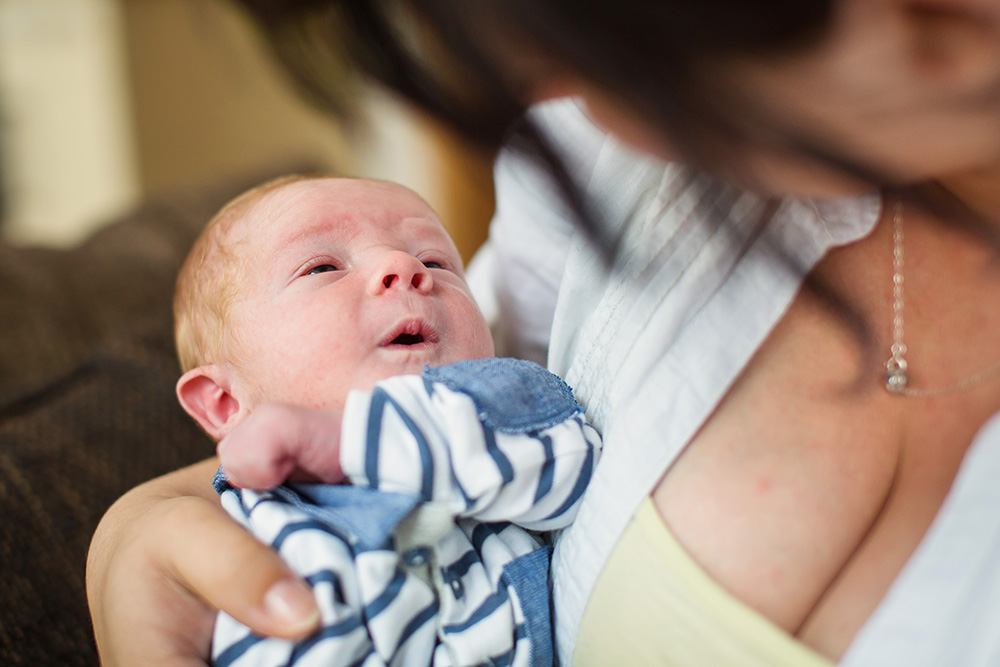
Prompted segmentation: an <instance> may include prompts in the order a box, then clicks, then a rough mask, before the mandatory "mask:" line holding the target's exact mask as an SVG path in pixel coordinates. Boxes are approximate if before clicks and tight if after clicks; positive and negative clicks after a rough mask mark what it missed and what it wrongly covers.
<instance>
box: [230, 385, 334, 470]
mask: <svg viewBox="0 0 1000 667" xmlns="http://www.w3.org/2000/svg"><path fill="white" fill-rule="evenodd" d="M340 422H341V417H340V415H339V414H337V413H335V412H330V411H326V410H316V409H314V408H305V407H301V406H297V405H286V404H280V403H264V404H262V405H259V406H257V407H256V408H254V410H253V412H251V413H250V414H249V415H247V417H246V419H244V420H243V422H242V423H240V424H239V425H238V426H236V428H234V429H233V430H232V431H231V432H230V433H229V435H227V436H226V437H225V438H223V439H222V440H220V441H219V446H218V453H219V460H220V462H221V464H222V469H223V471H224V472H225V473H226V479H227V480H228V482H229V483H230V484H232V485H233V486H236V487H241V488H250V489H270V488H274V487H276V486H279V485H280V484H284V483H285V482H286V481H289V480H291V481H320V482H326V483H328V484H335V483H337V482H340V481H341V480H342V479H343V478H344V473H343V471H342V470H341V468H340Z"/></svg>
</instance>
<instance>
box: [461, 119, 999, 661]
mask: <svg viewBox="0 0 1000 667" xmlns="http://www.w3.org/2000/svg"><path fill="white" fill-rule="evenodd" d="M534 113H536V114H537V115H536V118H537V119H539V121H540V122H541V123H542V124H543V126H544V127H545V128H546V129H547V131H548V133H549V134H550V135H551V136H552V138H553V141H554V142H555V144H556V145H557V146H558V147H559V148H561V149H562V150H563V152H564V153H565V154H566V157H567V163H568V164H569V165H570V168H571V170H572V171H573V173H575V174H576V175H577V176H578V179H579V182H580V183H581V185H583V186H584V188H585V191H586V194H587V196H588V197H589V198H590V200H592V201H593V202H594V203H595V205H596V206H598V208H599V210H600V217H601V219H602V220H604V221H606V223H607V225H608V229H609V231H611V232H612V236H613V237H614V238H616V239H617V240H618V241H619V243H620V251H619V253H618V254H617V256H616V259H615V263H614V266H608V265H607V264H606V262H605V261H604V259H602V257H601V254H600V253H599V252H598V251H597V250H596V249H595V248H594V247H593V245H592V244H590V243H589V242H588V241H587V240H586V239H585V238H583V236H582V235H581V234H580V233H579V232H578V231H577V230H576V228H575V227H574V225H573V222H572V219H573V218H572V214H570V213H569V212H568V211H567V209H566V208H565V207H564V206H562V205H560V204H559V203H558V201H559V199H558V196H557V195H555V189H554V186H553V185H552V184H551V183H550V182H549V180H548V178H547V177H546V174H545V171H544V169H541V168H540V167H538V166H535V165H532V164H530V163H528V162H527V161H526V160H524V159H523V158H521V157H519V156H516V155H513V154H509V153H505V154H503V155H501V158H500V160H499V161H498V163H497V168H496V188H497V202H498V203H497V215H496V218H495V219H494V221H493V224H492V227H491V232H490V241H489V243H488V244H487V246H486V247H485V248H484V251H483V252H482V253H481V255H480V256H479V257H477V259H476V261H475V262H474V264H473V266H472V267H470V275H471V281H472V283H473V286H474V289H475V290H476V291H477V293H484V294H488V295H489V296H488V297H486V298H485V299H484V306H485V308H484V309H485V310H486V311H487V315H488V316H489V315H490V314H493V315H494V316H495V321H496V322H498V323H499V324H498V326H497V327H496V329H495V330H496V332H497V337H498V344H499V345H500V349H501V352H502V353H504V354H512V355H520V356H525V357H528V358H532V359H535V360H539V359H542V358H544V353H545V350H546V347H547V349H548V366H549V368H550V370H552V371H553V372H555V373H556V374H558V375H560V376H562V377H563V378H565V379H566V381H567V382H568V383H569V384H570V386H572V387H573V389H574V391H575V392H576V396H577V399H578V400H579V402H580V403H581V404H582V405H584V406H585V408H586V412H587V416H588V418H589V419H590V421H591V423H593V424H594V425H595V426H596V427H597V428H598V429H599V430H600V431H601V432H602V433H603V437H604V453H603V458H602V459H601V461H600V463H599V465H598V467H597V470H596V472H595V475H594V478H593V481H592V482H591V486H590V487H589V489H588V491H587V494H586V496H585V498H584V500H583V503H582V505H581V507H580V513H579V515H578V517H577V519H576V521H575V523H574V524H573V525H572V526H571V527H570V528H568V529H566V530H565V531H564V532H563V534H562V536H561V537H560V539H559V542H558V544H557V548H556V552H555V556H554V565H553V572H554V583H553V586H554V595H555V605H554V606H555V610H556V639H557V648H558V652H559V655H560V656H562V657H563V659H564V660H566V659H568V658H569V656H571V655H572V651H573V646H574V644H575V639H576V632H577V629H578V628H579V623H580V619H581V617H582V614H583V610H584V607H585V605H586V604H587V599H588V597H589V595H590V592H591V590H592V588H593V585H594V582H595V580H596V578H597V575H598V574H599V572H600V571H601V568H602V567H603V565H604V562H605V561H606V559H607V557H608V555H609V553H610V551H611V549H612V547H613V546H614V545H615V543H616V541H617V540H618V537H619V536H620V535H621V533H622V531H623V530H624V528H625V526H626V524H627V522H628V521H629V519H630V518H631V517H632V515H633V514H634V512H635V510H636V508H637V507H638V505H639V503H640V502H641V501H642V499H643V498H645V497H646V496H648V495H649V494H650V493H651V492H652V490H653V488H654V486H655V484H656V483H657V482H658V480H659V479H660V478H661V477H662V476H663V474H664V472H665V471H666V469H667V468H668V467H669V466H670V465H671V464H672V463H673V461H674V460H675V459H676V458H677V456H678V455H679V453H680V452H681V451H682V450H683V448H684V446H685V445H686V444H687V443H688V442H689V441H690V440H691V438H692V436H693V435H694V434H695V432H696V431H697V430H698V428H699V427H700V426H701V424H702V423H703V421H704V420H705V419H706V418H707V417H708V416H709V415H710V414H711V412H712V410H713V409H714V408H715V406H716V405H717V404H718V403H719V401H720V400H721V399H722V397H723V396H724V395H725V393H726V391H727V390H728V388H729V386H730V385H731V383H732V382H733V381H734V380H735V379H736V377H737V376H738V375H739V373H740V372H741V370H742V369H743V368H744V366H745V365H746V364H747V362H748V361H749V360H750V358H751V356H752V355H753V354H754V352H755V351H756V350H757V348H758V347H759V346H760V345H761V343H762V342H763V341H764V340H765V339H766V337H767V336H768V334H769V332H770V331H771V329H772V328H773V327H774V325H775V324H776V323H777V322H778V321H779V320H780V319H781V317H782V315H783V314H784V312H785V310H786V309H787V308H788V306H789V305H790V304H791V302H792V300H793V299H794V297H795V295H796V293H797V291H798V289H799V288H800V286H801V283H802V278H803V276H804V275H805V273H806V272H808V270H809V269H810V268H812V267H813V266H814V265H815V264H816V262H818V261H819V260H820V259H821V258H822V257H823V255H824V254H825V253H826V252H827V251H828V250H830V249H831V248H833V247H835V246H838V245H843V244H846V243H850V242H852V241H855V240H857V239H860V238H862V237H863V236H865V235H866V234H868V233H869V232H870V231H871V229H872V228H873V226H874V224H875V222H876V220H877V218H878V213H879V209H880V206H881V201H880V198H879V197H878V196H877V195H868V196H863V197H857V198H852V199H841V200H831V201H823V202H817V201H807V200H795V199H787V200H784V201H782V202H781V203H780V205H779V206H778V207H777V209H776V210H773V211H770V212H766V213H765V212H764V208H763V207H764V205H765V204H764V202H763V201H761V200H759V199H757V198H755V197H752V196H749V195H740V194H738V193H735V192H734V191H732V190H729V189H727V188H725V187H722V186H720V185H719V184H718V183H717V182H715V181H714V180H713V179H710V178H708V177H706V176H704V175H700V174H698V173H696V172H694V171H692V170H690V169H687V168H685V167H681V166H679V165H673V164H665V163H662V162H657V161H655V160H652V159H650V158H648V157H646V156H643V155H640V154H638V153H635V152H633V151H630V150H629V149H627V148H626V147H624V146H622V145H621V144H618V143H617V142H615V141H614V140H612V139H610V138H609V137H608V136H607V135H605V134H603V133H602V132H601V131H600V130H599V129H598V128H597V127H596V126H594V125H593V124H591V123H590V122H589V121H588V119H587V118H586V116H585V115H584V113H583V112H582V111H581V110H580V108H579V107H578V106H577V105H576V103H575V102H573V101H561V102H556V103H550V104H547V105H544V106H543V107H540V108H539V109H538V110H536V111H535V112H534ZM706 202H711V203H712V205H713V206H714V210H715V213H713V214H712V215H708V214H706V212H705V209H704V204H705V203H706ZM755 215H756V217H755ZM726 218H728V219H729V222H728V223H727V222H722V223H720V222H719V221H720V220H725V219H726ZM754 220H764V221H765V222H764V223H762V224H755V223H754V222H753V221H754ZM748 221H749V222H748ZM788 258H794V259H791V260H790V259H788ZM793 262H794V263H795V264H796V265H794V266H793V265H792V263H793ZM998 479H1000V423H998V424H995V425H994V424H988V425H987V426H986V427H984V429H983V431H982V432H981V433H980V434H979V436H977V439H976V442H975V443H974V445H973V447H970V449H969V451H968V453H967V455H966V462H965V464H963V467H962V469H961V470H960V472H959V474H958V476H957V477H956V480H955V484H954V485H953V488H952V491H951V493H950V494H949V496H948V498H947V500H946V501H945V503H944V505H943V507H942V510H941V512H940V513H939V516H938V518H937V519H936V520H935V522H934V523H933V525H932V526H931V528H930V530H929V531H928V533H927V534H926V536H925V538H924V540H923V542H922V543H921V545H920V546H919V547H918V549H917V551H916V552H915V553H914V554H913V556H912V557H911V559H910V561H909V563H908V564H907V565H906V567H905V568H904V569H903V571H902V572H901V573H900V575H899V577H898V578H897V581H896V582H895V584H894V585H893V586H892V588H891V589H890V591H889V593H888V594H887V596H886V598H885V599H884V600H883V601H882V603H881V605H880V606H879V608H878V609H877V610H876V612H875V613H874V614H873V616H872V617H871V618H870V619H869V621H868V623H867V624H866V625H865V626H864V627H863V628H862V630H861V631H860V633H859V634H858V636H857V637H856V638H855V641H854V643H853V644H852V646H851V647H850V649H849V650H848V652H847V654H846V655H845V656H844V658H843V660H842V661H841V664H843V665H880V666H882V665H890V664H891V665H895V664H901V665H902V664H905V665H941V664H962V665H976V664H994V663H996V664H1000V632H998V630H997V629H998V628H1000V485H998V484H995V483H994V480H998Z"/></svg>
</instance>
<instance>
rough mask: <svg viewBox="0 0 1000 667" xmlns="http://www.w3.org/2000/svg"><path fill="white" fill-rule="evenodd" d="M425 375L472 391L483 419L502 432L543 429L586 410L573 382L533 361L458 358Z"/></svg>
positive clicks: (464, 390)
mask: <svg viewBox="0 0 1000 667" xmlns="http://www.w3.org/2000/svg"><path fill="white" fill-rule="evenodd" d="M423 377H424V380H425V381H430V382H441V383H443V384H444V385H445V386H447V387H448V388H449V389H451V390H452V391H457V392H460V393H463V394H466V395H468V396H469V397H470V398H471V399H472V400H473V402H474V403H475V404H476V408H478V410H479V417H480V419H482V421H483V423H484V424H486V426H488V427H490V428H491V429H493V430H494V431H499V432H501V433H532V432H535V431H541V430H544V429H546V428H549V427H551V426H554V425H556V424H558V423H559V422H562V421H565V420H567V419H569V418H570V417H572V416H574V415H576V414H579V413H580V412H582V410H581V409H580V406H579V405H577V403H576V400H575V399H574V398H573V390H572V389H570V387H569V385H568V384H566V383H565V382H563V380H562V379H561V378H560V377H558V376H556V375H553V374H552V373H550V372H549V371H547V370H545V369H544V368H542V367H541V366H539V365H538V364H536V363H533V362H531V361H523V360H521V359H507V358H494V359H473V360H470V361H457V362H455V363H452V364H448V365H447V366H440V367H438V368H424V372H423Z"/></svg>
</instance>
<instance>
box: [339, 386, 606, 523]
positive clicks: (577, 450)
mask: <svg viewBox="0 0 1000 667" xmlns="http://www.w3.org/2000/svg"><path fill="white" fill-rule="evenodd" d="M486 421H487V420H485V419H483V418H482V415H481V413H480V410H479V409H478V408H477V406H476V403H475V402H474V401H473V400H472V399H471V398H470V397H469V396H468V395H467V394H465V393H463V392H461V391H455V390H452V389H450V388H449V387H447V386H445V385H444V384H443V383H440V382H426V381H425V380H424V379H423V378H421V377H420V376H399V377H394V378H390V379H388V380H385V381H383V382H380V383H379V384H377V385H376V387H375V388H374V390H373V391H371V392H357V391H355V392H351V394H350V396H349V397H348V400H347V404H346V407H345V412H344V421H343V428H342V433H341V449H340V456H341V465H342V467H343V469H344V472H345V474H346V475H347V477H348V479H350V481H351V483H352V484H355V485H358V486H367V487H371V488H376V489H381V490H385V491H393V492H396V493H406V494H411V495H418V496H419V497H420V498H421V499H422V500H423V501H424V502H426V503H431V504H434V505H435V506H438V507H442V508H446V509H447V511H448V512H450V514H451V515H452V516H466V517H470V518H475V519H477V520H479V521H510V522H513V523H517V524H519V525H521V526H523V527H525V528H529V529H531V530H554V529H557V528H561V527H564V526H566V525H567V524H569V523H570V522H571V521H572V520H573V517H574V516H575V513H576V509H577V506H578V504H579V500H580V498H581V496H582V494H583V491H584V489H585V488H586V486H587V483H588V482H589V481H590V476H591V474H592V471H593V468H594V465H595V464H596V459H597V456H598V454H599V451H600V438H599V436H598V434H597V432H596V431H595V430H594V429H593V428H592V427H591V426H590V425H589V424H587V423H586V422H585V421H584V420H583V417H582V415H581V414H574V415H572V416H569V417H568V418H566V419H564V420H562V421H559V422H557V423H555V424H553V425H547V426H546V427H545V428H542V429H540V430H537V431H530V432H526V433H508V432H500V431H497V430H494V429H493V428H491V427H489V426H488V425H487V424H486Z"/></svg>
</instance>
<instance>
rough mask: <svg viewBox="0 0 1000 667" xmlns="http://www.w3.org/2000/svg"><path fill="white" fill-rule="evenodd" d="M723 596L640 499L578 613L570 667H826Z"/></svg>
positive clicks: (759, 617)
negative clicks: (621, 666)
mask: <svg viewBox="0 0 1000 667" xmlns="http://www.w3.org/2000/svg"><path fill="white" fill-rule="evenodd" d="M833 664H834V663H833V662H831V661H830V660H829V659H828V658H826V657H825V656H823V655H820V654H819V653H817V652H816V651H814V650H813V649H811V648H809V647H808V646H806V645H805V644H803V643H801V642H799V641H798V640H796V639H795V638H794V637H792V636H791V635H789V634H788V633H787V632H785V631H784V630H783V629H781V628H779V627H778V626H777V625H775V624H774V623H773V622H771V621H770V620H769V619H767V618H766V617H764V616H763V615H762V614H760V613H759V612H757V611H756V610H754V609H753V608H751V607H749V606H748V605H746V604H744V603H743V602H742V601H740V600H738V599H736V598H735V597H733V596H732V595H730V594H729V593H728V592H727V591H726V590H725V589H723V588H722V587H721V586H720V585H719V584H718V583H716V582H715V581H714V580H713V579H712V578H711V577H710V576H709V575H708V574H707V573H706V572H705V571H704V570H703V569H702V568H701V566H700V565H698V563H696V562H695V561H694V560H693V559H692V558H691V556H690V555H688V554H687V552H685V551H684V549H683V547H681V545H680V544H679V543H678V542H677V540H676V539H675V538H674V536H673V535H672V534H671V533H670V530H669V529H668V528H667V525H666V524H665V523H664V522H663V519H662V518H661V517H660V514H659V512H657V510H656V506H655V505H654V504H653V501H652V499H651V498H646V500H644V501H643V503H642V505H640V507H639V509H638V510H637V511H636V513H635V516H634V517H632V520H631V521H630V522H629V525H628V527H627V528H626V529H625V532H624V533H623V535H622V537H621V540H619V542H618V544H617V545H616V546H615V549H614V551H612V553H611V556H610V558H609V559H608V562H607V565H606V566H605V568H604V570H603V571H602V572H601V575H600V576H599V577H598V579H597V584H596V586H595V587H594V591H593V593H592V594H591V597H590V601H589V602H588V603H587V608H586V610H585V611H584V615H583V620H582V622H581V624H580V632H579V635H578V637H577V643H576V649H575V653H574V654H573V665H574V667H607V666H608V665H629V666H630V667H631V666H635V667H642V666H644V665H650V666H652V665H656V666H658V667H659V666H661V665H674V666H677V667H706V666H707V665H711V666H712V667H731V666H732V667H737V666H738V667H832V665H833Z"/></svg>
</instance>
